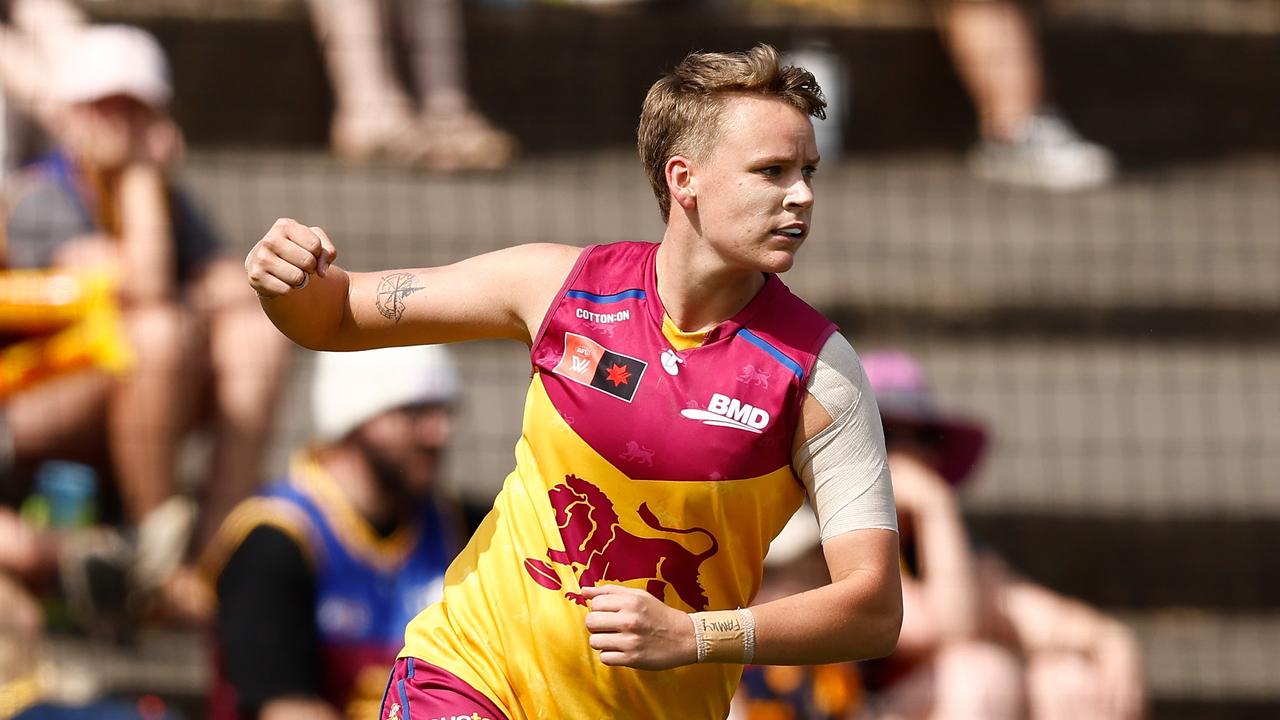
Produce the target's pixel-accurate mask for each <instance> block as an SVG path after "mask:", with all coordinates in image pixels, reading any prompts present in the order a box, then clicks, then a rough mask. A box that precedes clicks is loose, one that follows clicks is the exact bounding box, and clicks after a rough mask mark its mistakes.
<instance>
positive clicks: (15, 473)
mask: <svg viewBox="0 0 1280 720" xmlns="http://www.w3.org/2000/svg"><path fill="white" fill-rule="evenodd" d="M50 87H51V92H50V96H51V98H52V99H53V100H55V101H56V102H57V103H59V108H58V110H57V112H56V113H55V114H54V115H53V119H52V123H53V128H54V130H55V134H56V137H57V140H58V141H59V147H58V149H57V150H56V151H55V152H54V153H52V154H50V155H49V156H47V157H45V158H43V159H42V160H40V161H39V162H37V163H36V164H35V165H34V166H32V167H30V168H28V169H26V170H24V171H23V172H22V173H21V174H20V175H19V176H18V177H16V178H15V181H14V184H13V188H12V191H13V192H12V202H11V203H10V214H9V217H8V219H7V227H6V230H7V233H6V234H7V244H6V247H5V257H4V264H5V266H7V267H8V268H11V269H12V268H81V269H83V268H94V269H95V272H98V273H99V274H105V275H106V276H108V277H109V278H111V279H112V281H113V282H114V283H115V287H116V288H117V292H116V294H115V300H116V302H117V304H118V310H119V312H120V314H121V317H122V320H123V326H124V328H125V331H126V333H127V335H128V337H129V339H130V340H131V343H130V346H131V347H130V349H131V351H132V355H133V369H132V371H131V372H129V373H126V374H125V375H123V376H120V377H115V376H111V375H108V374H106V373H103V372H100V371H85V372H79V373H74V374H70V375H64V376H61V377H57V378H54V379H50V380H47V381H45V382H42V383H40V384H38V385H36V386H34V387H30V388H28V389H25V390H23V391H22V392H19V393H17V394H15V395H12V396H10V397H9V398H7V400H6V401H5V404H4V407H3V413H2V416H0V417H2V419H3V422H0V429H2V430H3V435H4V437H3V441H4V445H5V447H6V448H8V449H9V450H10V451H11V452H10V453H9V457H8V460H9V462H8V467H6V468H3V470H2V471H0V472H3V475H4V476H5V477H6V478H10V480H8V481H7V484H9V485H10V486H11V487H10V488H9V492H8V493H6V494H9V495H11V496H12V495H13V494H14V490H15V487H14V486H16V491H17V492H18V493H21V491H22V489H23V488H24V487H26V486H28V485H29V482H30V478H31V476H32V474H33V471H34V469H35V468H37V467H38V466H39V465H40V464H41V463H43V462H44V461H46V460H49V459H51V458H60V459H68V458H69V459H76V460H80V461H84V462H90V463H92V464H94V465H95V466H96V467H97V468H98V469H99V470H100V472H101V474H102V475H103V476H105V477H107V478H109V479H114V481H115V483H114V484H115V487H116V489H117V490H118V492H119V495H120V500H121V504H122V510H123V518H124V520H125V521H126V523H128V524H131V525H137V524H142V526H143V527H147V524H146V523H143V521H144V519H146V518H148V516H149V515H150V514H151V513H152V512H154V511H155V510H156V509H157V508H159V507H161V505H162V504H163V503H165V501H166V500H167V499H168V498H170V497H173V496H174V493H175V485H176V459H177V457H176V456H177V451H178V448H179V445H180V443H181V441H182V439H183V438H184V437H185V436H186V434H187V431H188V430H191V429H195V428H196V426H198V425H205V426H207V427H208V429H209V430H211V432H212V435H213V450H212V459H211V461H210V463H209V466H210V468H211V469H210V477H209V480H208V482H207V483H206V486H205V489H206V504H205V506H204V508H203V513H202V518H201V520H202V525H201V526H200V529H199V536H200V538H201V539H203V538H204V537H207V535H208V534H210V533H211V532H212V530H213V529H214V528H216V527H217V525H218V524H219V523H220V521H221V518H222V517H223V516H225V514H226V512H227V511H228V510H229V509H230V508H231V507H232V506H233V505H234V504H235V503H236V502H238V501H239V500H240V499H241V498H243V497H245V496H246V495H247V494H248V493H249V492H251V491H252V489H253V488H254V487H255V486H256V485H257V483H258V473H259V471H260V467H259V465H260V460H261V456H262V453H263V450H264V447H265V443H266V441H267V437H268V431H269V429H270V426H271V420H272V415H273V410H274V406H275V397H276V394H277V389H278V386H279V379H280V375H281V371H282V368H283V366H284V363H285V361H286V359H287V343H286V342H285V341H284V340H283V338H281V337H280V335H279V333H277V332H276V331H275V330H274V328H272V327H271V325H270V323H269V322H267V320H266V319H265V318H264V317H263V316H262V313H261V312H260V310H259V309H258V304H257V302H256V300H255V298H254V296H253V293H252V292H251V291H250V290H249V289H248V288H247V287H246V286H245V284H244V281H243V279H242V270H241V268H240V264H239V262H238V261H236V260H231V259H227V258H224V257H222V256H221V255H220V253H219V248H218V243H217V241H216V240H215V239H214V236H213V233H212V232H211V230H210V228H209V227H208V226H207V225H206V224H205V223H204V221H203V220H202V219H201V218H200V217H199V215H198V214H197V213H196V212H195V210H194V208H193V206H192V204H191V202H190V201H189V199H188V198H187V196H186V194H185V193H183V192H182V191H180V190H179V189H178V188H177V187H176V186H175V184H174V183H173V182H172V180H171V178H170V170H171V167H172V165H173V164H174V162H175V161H176V159H177V157H178V156H179V154H180V152H181V149H182V140H181V135H180V133H179V131H178V129H177V127H176V126H175V125H174V123H173V121H172V119H171V118H170V117H169V115H168V113H167V110H166V107H167V104H168V101H169V98H170V95H171V89H170V82H169V69H168V64H167V61H166V59H165V57H164V54H163V51H162V50H161V49H160V47H159V45H158V44H157V43H156V42H155V40H154V39H153V38H152V37H151V36H150V35H148V34H147V33H145V32H143V31H141V30H138V29H136V28H131V27H124V26H100V27H92V28H89V29H86V30H85V31H83V32H82V33H81V34H80V36H79V38H78V40H77V41H76V43H75V44H74V45H73V46H71V47H69V48H67V49H66V50H65V51H64V52H63V53H62V54H61V55H60V56H59V57H57V58H56V59H55V62H54V64H53V73H52V76H51V86H50ZM206 397H207V400H206ZM169 520H172V521H173V522H169V521H168V520H166V521H165V522H163V523H160V524H161V525H163V526H165V527H166V531H165V532H163V533H159V534H158V536H163V537H165V538H168V539H169V541H170V542H169V544H168V545H167V546H166V545H164V544H161V543H155V542H148V539H149V535H148V534H147V533H142V534H141V535H140V537H139V544H138V551H139V556H138V558H137V560H138V567H139V568H143V569H150V571H151V572H149V573H143V574H144V575H154V574H156V573H157V572H160V571H161V570H163V569H164V568H165V567H166V566H168V567H171V566H172V565H173V564H174V563H175V562H177V561H178V560H179V559H180V558H181V555H182V552H183V549H184V548H185V543H173V542H171V541H172V538H173V537H174V536H175V535H176V534H178V533H175V532H174V526H175V523H176V524H178V525H181V524H183V523H182V522H181V518H180V517H178V514H177V513H174V514H173V517H171V518H169ZM153 524H155V523H153ZM134 576H135V577H138V574H135V575H134ZM172 580H173V581H174V582H172V583H170V588H169V589H170V590H178V589H188V590H191V589H194V588H198V587H199V584H198V583H195V582H192V581H193V580H194V575H193V574H191V573H190V572H185V573H179V574H178V575H176V576H173V578H172ZM175 599H184V600H186V601H189V602H190V605H189V606H188V607H187V608H186V609H188V610H190V611H192V612H196V611H198V610H199V602H198V601H199V598H198V597H197V596H195V595H191V594H187V593H182V592H178V593H177V594H176V597H175Z"/></svg>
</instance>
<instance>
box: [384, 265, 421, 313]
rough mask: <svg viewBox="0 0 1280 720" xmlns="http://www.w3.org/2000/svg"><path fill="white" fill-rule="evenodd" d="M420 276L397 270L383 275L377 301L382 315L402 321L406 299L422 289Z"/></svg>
mask: <svg viewBox="0 0 1280 720" xmlns="http://www.w3.org/2000/svg"><path fill="white" fill-rule="evenodd" d="M423 288H424V286H423V285H420V284H418V278H417V277H415V276H414V274H413V273H407V272H397V273H390V274H388V275H383V276H382V279H381V280H379V281H378V295H377V298H375V302H376V303H377V305H378V312H380V313H382V317H384V318H386V319H388V320H393V321H395V322H400V318H401V317H403V316H404V299H405V298H407V297H409V296H410V295H412V294H414V293H416V292H418V291H419V290H422V289H423Z"/></svg>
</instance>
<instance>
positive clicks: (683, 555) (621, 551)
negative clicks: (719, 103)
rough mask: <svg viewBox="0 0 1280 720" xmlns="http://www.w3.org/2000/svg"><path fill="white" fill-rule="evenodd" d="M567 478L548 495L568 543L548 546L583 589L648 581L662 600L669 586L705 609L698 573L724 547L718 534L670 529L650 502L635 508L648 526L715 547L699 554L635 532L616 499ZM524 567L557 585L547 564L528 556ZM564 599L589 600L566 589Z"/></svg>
mask: <svg viewBox="0 0 1280 720" xmlns="http://www.w3.org/2000/svg"><path fill="white" fill-rule="evenodd" d="M564 480H565V481H564V482H563V483H560V484H559V485H556V486H555V487H553V488H551V490H550V491H549V492H548V493H547V494H548V495H549V496H550V498H551V507H552V508H554V509H555V513H556V525H558V526H559V528H560V539H561V540H562V541H563V542H564V550H556V549H554V548H551V549H548V550H547V558H548V559H549V560H551V562H553V563H556V564H558V565H562V566H565V567H568V568H569V569H570V570H571V571H572V572H573V573H574V574H576V575H577V576H578V586H579V587H592V586H594V585H595V584H596V583H599V582H616V583H622V582H627V581H631V580H645V581H647V582H646V583H645V589H646V590H647V591H648V592H649V594H650V595H653V596H654V597H656V598H658V599H659V600H662V599H664V598H663V596H664V595H665V593H666V589H667V588H668V587H670V588H671V590H672V591H673V592H674V593H675V594H676V596H677V597H679V598H680V600H681V601H682V602H683V603H684V604H685V605H688V606H689V607H690V608H692V609H693V610H705V609H706V608H707V603H708V600H707V595H706V592H704V591H703V589H702V585H701V584H700V583H699V582H698V573H699V569H700V568H701V566H702V562H703V561H704V560H706V559H707V558H709V557H711V556H712V555H715V554H716V552H718V551H719V549H720V546H719V543H717V542H716V538H715V536H714V535H712V534H711V533H710V532H709V531H707V530H706V529H704V528H697V527H695V528H688V529H682V528H670V527H666V526H664V525H663V524H662V523H661V522H660V521H659V520H658V518H657V517H656V516H655V515H654V514H653V511H652V510H650V509H649V505H648V503H644V504H641V505H640V508H639V510H638V511H637V514H638V515H639V516H640V519H641V520H642V521H644V524H645V525H648V526H649V527H650V528H653V529H654V530H656V531H658V532H664V533H675V534H679V535H693V534H701V535H705V536H706V537H707V539H708V540H710V541H711V546H710V547H709V548H707V549H706V550H704V551H703V552H701V553H697V554H695V553H694V552H693V551H691V550H689V549H688V548H686V547H684V546H683V545H681V544H680V543H678V542H676V541H675V540H672V539H670V538H664V537H642V536H640V535H634V534H632V533H630V532H627V531H626V530H624V529H623V528H622V525H621V524H620V522H619V518H618V513H617V511H616V510H615V509H614V506H613V501H612V500H610V499H609V496H607V495H605V494H604V492H603V491H601V490H600V488H598V487H596V486H595V485H592V484H591V483H589V482H587V481H586V480H583V479H581V478H579V477H577V476H575V475H566V476H565V478H564ZM525 569H526V570H527V571H528V572H529V574H530V575H531V576H532V577H533V579H534V580H535V581H536V582H537V583H538V584H539V585H542V586H543V587H546V588H549V589H558V588H559V582H558V580H554V579H550V578H548V577H547V576H548V575H549V574H551V573H554V568H553V567H552V566H550V565H548V564H547V563H544V562H542V561H539V560H534V559H533V558H530V559H528V560H526V561H525ZM565 597H566V598H568V599H570V600H573V601H574V602H576V603H578V604H579V605H586V604H587V601H586V598H584V597H582V595H580V594H579V593H573V592H567V593H565Z"/></svg>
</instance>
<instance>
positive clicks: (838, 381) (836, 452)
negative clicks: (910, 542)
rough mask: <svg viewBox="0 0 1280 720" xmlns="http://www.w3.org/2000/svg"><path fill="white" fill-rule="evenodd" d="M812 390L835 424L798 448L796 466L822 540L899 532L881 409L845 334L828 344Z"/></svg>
mask: <svg viewBox="0 0 1280 720" xmlns="http://www.w3.org/2000/svg"><path fill="white" fill-rule="evenodd" d="M807 389H808V391H809V394H810V395H812V396H813V398H814V399H815V400H817V401H818V403H819V404H821V405H822V407H823V408H824V409H826V411H827V413H828V414H829V415H831V418H832V421H831V425H830V426H829V427H827V428H825V429H823V430H822V432H820V433H818V434H817V435H815V436H813V437H811V438H809V440H808V441H807V442H805V443H804V445H802V446H801V447H800V448H799V449H797V450H796V452H795V454H794V455H793V456H792V458H791V466H792V467H793V468H795V470H796V473H797V474H799V476H800V479H801V480H802V481H803V482H804V486H805V489H806V490H808V492H809V501H810V503H811V504H812V505H813V509H814V513H816V514H817V516H818V529H819V533H820V535H821V538H822V541H823V542H826V541H827V540H829V539H831V538H833V537H835V536H837V535H841V534H843V533H847V532H849V531H851V530H863V529H866V528H883V529H886V530H894V531H897V529H898V516H897V512H896V510H895V509H894V505H893V486H892V485H890V483H889V461H888V457H887V456H886V453H885V449H884V429H883V428H882V427H881V425H880V410H879V408H878V407H877V406H876V398H875V395H874V394H872V392H871V387H870V385H869V383H868V382H867V375H866V373H864V372H863V371H862V362H861V361H860V360H858V355H857V353H855V352H854V351H853V347H852V346H851V345H849V341H848V340H846V339H844V336H842V335H841V334H840V333H835V334H833V335H832V336H831V338H830V339H829V340H827V342H826V344H825V345H823V346H822V352H820V353H819V354H818V361H817V363H815V364H814V368H813V373H812V374H811V375H810V377H809V383H808V388H807Z"/></svg>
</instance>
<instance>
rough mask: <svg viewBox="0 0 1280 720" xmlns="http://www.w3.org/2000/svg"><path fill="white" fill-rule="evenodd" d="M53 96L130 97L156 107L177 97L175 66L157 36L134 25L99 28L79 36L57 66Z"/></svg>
mask: <svg viewBox="0 0 1280 720" xmlns="http://www.w3.org/2000/svg"><path fill="white" fill-rule="evenodd" d="M53 95H54V97H55V98H56V99H58V100H60V101H62V102H65V103H82V102H92V101H93V100H98V99H100V98H105V97H110V96H112V95H128V96H129V97H132V98H136V99H137V100H140V101H142V102H144V103H146V104H147V105H150V106H151V107H153V108H157V109H159V108H163V107H165V106H166V105H168V104H169V99H170V98H171V97H172V96H173V85H172V83H171V82H170V80H169V62H168V60H166V59H165V55H164V50H162V49H161V48H160V43H158V42H156V39H155V38H154V37H152V35H151V33H148V32H147V31H145V30H142V29H140V28H136V27H132V26H130V25H93V26H90V27H87V28H85V29H84V30H83V31H82V32H80V33H78V34H77V35H76V38H75V40H74V41H73V42H72V43H71V44H70V45H69V46H68V47H67V49H66V52H65V53H63V54H62V55H60V56H59V57H58V58H57V59H56V60H55V61H54V66H53Z"/></svg>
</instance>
